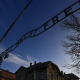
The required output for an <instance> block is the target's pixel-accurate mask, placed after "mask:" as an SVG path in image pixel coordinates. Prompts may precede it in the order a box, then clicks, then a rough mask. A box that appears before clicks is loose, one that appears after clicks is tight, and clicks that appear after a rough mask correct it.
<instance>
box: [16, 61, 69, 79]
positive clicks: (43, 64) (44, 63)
mask: <svg viewBox="0 0 80 80" xmlns="http://www.w3.org/2000/svg"><path fill="white" fill-rule="evenodd" d="M49 64H52V65H53V66H54V67H56V68H57V70H58V72H59V73H60V75H62V76H63V77H66V78H68V77H67V76H65V75H63V74H62V73H61V72H60V70H59V68H58V66H57V65H56V64H54V63H53V62H51V61H47V62H43V63H41V62H39V63H37V64H35V65H32V66H30V67H27V68H26V67H24V66H21V67H20V68H19V69H18V70H17V71H16V72H15V74H17V73H18V71H19V70H20V69H24V70H25V71H26V72H27V71H33V70H38V69H42V68H46V67H47V66H48V65H49ZM68 79H70V78H68Z"/></svg>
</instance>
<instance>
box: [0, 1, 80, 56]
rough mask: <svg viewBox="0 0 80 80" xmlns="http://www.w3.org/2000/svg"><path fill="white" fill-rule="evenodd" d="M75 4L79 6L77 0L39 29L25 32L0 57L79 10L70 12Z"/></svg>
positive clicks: (79, 2)
mask: <svg viewBox="0 0 80 80" xmlns="http://www.w3.org/2000/svg"><path fill="white" fill-rule="evenodd" d="M76 4H80V0H78V1H77V2H75V3H74V4H72V5H71V6H69V7H67V8H66V9H64V10H63V11H61V12H60V13H58V14H57V15H55V16H54V17H52V18H51V19H50V20H48V21H47V22H46V23H44V24H43V25H42V26H40V27H39V28H37V29H34V30H31V31H29V32H27V33H26V34H24V35H23V36H22V37H21V38H20V39H19V40H18V41H17V42H16V43H15V44H14V45H12V46H11V47H9V48H8V49H6V50H5V51H3V52H2V53H1V54H0V56H2V57H4V56H5V55H6V54H7V53H9V52H11V51H13V50H14V49H15V48H17V47H18V46H19V44H20V43H21V42H22V41H24V40H25V39H26V38H30V37H35V36H38V35H40V34H41V33H43V32H45V31H46V30H48V29H49V28H51V27H53V26H54V25H55V24H57V23H58V22H60V21H61V20H63V19H64V18H66V17H67V16H69V15H70V14H72V13H74V12H76V11H78V10H79V9H80V8H77V9H76V10H74V11H72V7H73V6H74V5H76ZM63 13H64V16H63V17H62V18H60V19H59V15H61V14H63ZM42 29H43V30H42ZM40 30H41V31H40Z"/></svg>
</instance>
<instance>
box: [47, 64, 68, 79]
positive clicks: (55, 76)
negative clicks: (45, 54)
mask: <svg viewBox="0 0 80 80" xmlns="http://www.w3.org/2000/svg"><path fill="white" fill-rule="evenodd" d="M50 73H52V80H68V79H67V78H65V77H63V76H61V74H60V73H59V71H58V70H57V68H56V67H55V66H53V65H51V64H49V65H48V67H47V80H50Z"/></svg>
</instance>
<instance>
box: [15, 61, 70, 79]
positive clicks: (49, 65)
mask: <svg viewBox="0 0 80 80" xmlns="http://www.w3.org/2000/svg"><path fill="white" fill-rule="evenodd" d="M15 74H16V80H71V79H70V78H68V77H66V76H65V75H64V74H63V73H62V72H60V70H59V68H58V66H57V65H56V64H54V63H53V62H51V61H47V62H44V63H41V62H39V63H36V61H35V62H34V65H32V63H30V66H29V67H28V68H26V67H23V66H21V67H20V68H19V69H18V70H17V71H16V72H15Z"/></svg>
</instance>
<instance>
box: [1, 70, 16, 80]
mask: <svg viewBox="0 0 80 80" xmlns="http://www.w3.org/2000/svg"><path fill="white" fill-rule="evenodd" d="M0 73H1V76H2V77H3V78H7V79H15V77H16V75H15V74H14V73H11V72H9V71H6V70H3V69H2V70H1V71H0Z"/></svg>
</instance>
